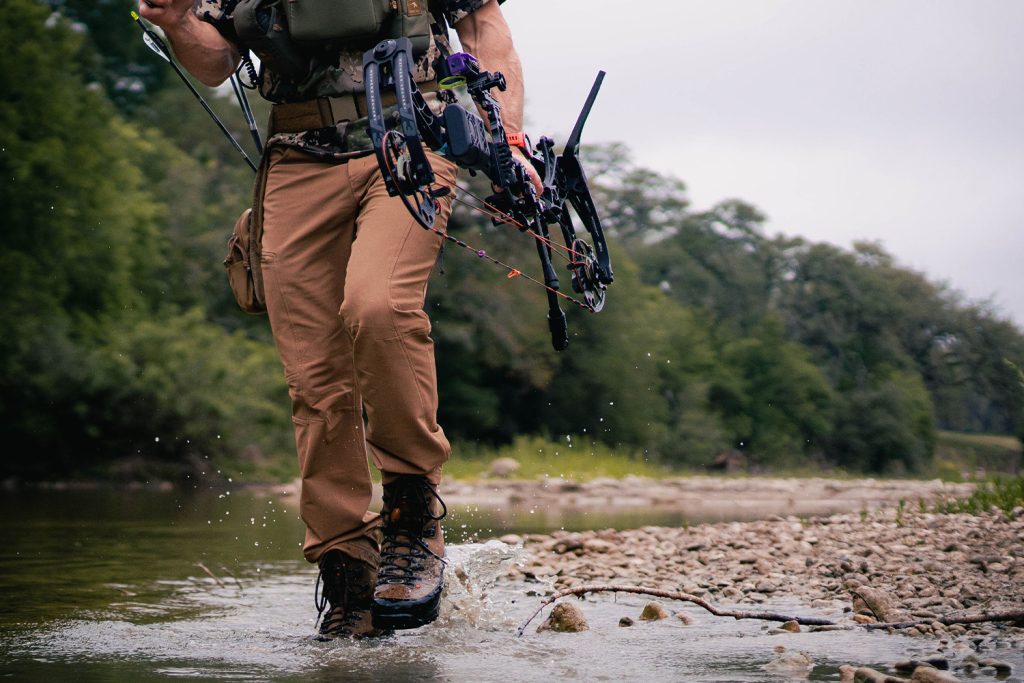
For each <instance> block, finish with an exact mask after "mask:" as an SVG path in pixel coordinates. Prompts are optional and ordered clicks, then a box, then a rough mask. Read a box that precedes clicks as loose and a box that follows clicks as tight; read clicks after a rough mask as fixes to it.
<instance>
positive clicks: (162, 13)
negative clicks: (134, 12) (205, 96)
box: [139, 0, 241, 87]
mask: <svg viewBox="0 0 1024 683" xmlns="http://www.w3.org/2000/svg"><path fill="white" fill-rule="evenodd" d="M193 4H194V0H139V16H141V17H142V18H143V19H145V20H146V21H150V22H152V23H154V24H156V25H157V26H159V27H160V28H162V29H163V30H164V35H165V36H167V40H168V41H170V43H171V47H173V48H174V55H175V56H176V57H177V58H178V61H179V62H181V64H182V66H184V67H185V68H186V69H188V70H189V72H190V73H191V74H192V75H193V76H195V77H196V78H198V79H199V80H200V81H202V82H203V83H205V84H206V85H209V86H211V87H213V86H217V85H220V84H221V83H223V82H224V81H226V80H227V79H228V78H229V77H230V76H231V74H233V73H234V72H235V67H236V66H237V65H238V61H239V59H240V58H241V56H240V55H239V52H238V48H237V47H235V46H234V45H233V44H231V43H229V42H228V41H227V40H226V39H225V38H224V37H223V36H222V35H221V34H219V33H218V32H217V29H215V28H214V27H213V26H212V25H211V24H207V23H206V22H205V21H202V20H201V19H200V18H199V17H198V16H196V13H195V12H194V11H193V10H192V7H193Z"/></svg>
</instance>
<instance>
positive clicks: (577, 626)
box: [537, 602, 590, 633]
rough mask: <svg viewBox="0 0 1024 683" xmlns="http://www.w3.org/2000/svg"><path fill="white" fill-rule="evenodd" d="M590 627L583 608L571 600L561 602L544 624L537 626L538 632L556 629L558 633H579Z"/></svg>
mask: <svg viewBox="0 0 1024 683" xmlns="http://www.w3.org/2000/svg"><path fill="white" fill-rule="evenodd" d="M589 628H590V625H589V624H587V617H586V616H584V614H583V610H581V609H580V608H579V607H577V606H576V605H574V604H572V603H570V602H560V603H558V604H557V605H555V608H554V609H553V610H551V614H549V615H548V618H547V619H546V620H545V621H544V623H543V624H541V625H540V626H538V627H537V633H541V632H543V631H556V632H558V633H579V632H580V631H586V630H587V629H589Z"/></svg>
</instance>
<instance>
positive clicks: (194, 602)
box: [0, 541, 932, 683]
mask: <svg viewBox="0 0 1024 683" xmlns="http://www.w3.org/2000/svg"><path fill="white" fill-rule="evenodd" d="M522 552H523V551H522V550H521V549H518V548H513V547H510V546H507V545H505V544H503V543H500V542H498V541H490V542H488V543H484V544H470V545H456V546H451V547H450V548H449V557H450V564H449V568H448V574H447V575H448V586H447V589H446V592H445V596H444V602H443V606H442V616H441V618H440V619H439V620H438V621H437V622H436V623H434V624H432V625H430V626H427V627H424V628H421V629H416V630H414V631H406V632H400V633H399V634H397V635H396V636H395V637H391V638H385V639H380V640H374V641H361V642H349V641H335V642H331V643H318V642H315V641H314V640H313V639H312V638H311V634H312V633H313V631H314V621H315V614H316V613H315V610H314V609H313V582H314V579H315V570H314V569H312V568H311V567H309V566H308V565H305V564H304V563H301V562H276V563H273V564H256V563H254V564H253V565H252V566H250V567H247V568H246V570H245V571H243V572H242V573H240V574H239V576H238V579H237V581H236V582H232V581H226V580H225V581H220V582H218V581H215V580H213V579H212V578H210V577H208V576H205V575H203V576H195V577H191V578H188V579H186V580H181V581H161V582H154V583H153V585H140V586H119V589H120V590H121V592H122V593H123V594H124V595H125V597H128V598H130V599H126V600H120V601H118V602H114V603H112V604H110V605H109V606H108V607H107V608H105V609H102V610H94V611H91V612H85V613H79V614H78V615H77V617H76V618H74V619H69V620H64V621H59V622H50V623H48V624H46V625H45V626H42V627H27V628H23V629H19V630H17V631H16V632H15V633H13V634H10V635H11V636H12V637H11V638H6V637H5V638H4V644H3V645H0V654H2V655H3V657H2V658H0V661H3V662H4V665H3V669H0V672H4V673H13V674H15V675H22V676H23V677H25V678H43V677H53V676H54V675H59V674H60V673H62V672H66V673H67V675H70V676H71V677H73V678H76V679H79V680H82V679H89V678H95V679H104V678H106V679H114V680H120V679H124V680H128V679H131V680H147V679H154V680H155V679H161V680H166V678H208V679H225V680H268V679H274V680H285V681H287V680H300V679H301V680H304V681H309V680H313V681H317V680H337V679H340V678H344V679H346V680H355V681H360V680H367V681H369V680H388V681H416V682H417V683H420V682H422V681H432V680H456V681H460V680H473V681H502V682H505V681H509V680H516V681H519V680H549V679H579V680H621V679H623V678H629V679H633V680H687V681H774V680H780V676H781V677H782V678H783V679H785V678H786V677H787V676H784V675H782V674H780V673H779V671H778V670H772V668H771V667H768V665H769V664H770V663H771V662H772V661H773V660H774V659H775V658H776V653H775V652H774V651H773V648H775V647H776V646H778V645H781V644H784V645H785V647H786V649H787V651H791V652H800V651H802V652H806V653H807V654H808V656H809V657H810V659H811V661H812V662H813V664H814V668H813V669H812V670H811V672H810V679H811V680H837V679H838V674H837V667H838V665H839V664H842V663H846V662H855V663H862V664H891V663H892V662H894V661H896V660H899V659H904V658H907V657H908V656H919V657H920V656H925V655H928V654H931V651H928V650H926V649H923V648H927V647H931V646H932V643H931V642H930V641H923V640H920V639H917V640H915V639H911V638H907V637H904V636H899V635H896V636H891V635H885V634H881V633H868V632H861V631H851V632H829V633H800V634H786V635H784V636H779V635H771V634H770V632H769V630H770V629H769V627H768V626H766V625H764V624H762V623H761V622H756V621H732V620H728V619H715V618H712V617H710V616H709V615H707V614H705V613H704V612H703V611H701V610H700V609H699V608H693V607H692V606H689V605H686V606H680V605H678V604H671V605H670V608H672V609H676V610H680V609H681V610H685V611H686V612H687V613H688V614H690V615H691V616H692V617H694V619H695V623H694V624H693V625H691V626H685V625H684V624H683V623H682V622H681V621H680V620H678V619H668V620H665V621H661V622H651V623H645V622H638V623H637V624H636V625H635V626H632V627H629V628H620V627H619V626H618V621H619V619H620V618H621V617H622V616H626V615H629V616H633V617H634V618H635V617H636V616H638V615H639V613H640V610H641V608H642V606H643V604H644V603H645V602H646V600H645V599H644V598H643V597H642V596H618V597H616V596H609V595H600V596H595V597H594V598H591V599H588V600H586V601H585V603H584V610H585V612H586V615H587V618H588V620H589V622H590V625H591V629H590V630H589V631H587V632H585V633H581V634H557V633H545V634H536V633H535V632H534V629H535V627H536V624H537V623H539V621H540V620H539V619H538V620H537V621H536V622H535V623H534V625H533V626H532V627H531V628H530V629H529V630H528V631H527V633H526V635H525V636H524V637H522V638H516V637H515V635H514V632H515V628H516V626H517V625H518V623H520V622H521V621H522V620H523V619H525V618H526V616H527V615H529V613H530V612H531V611H532V610H533V609H534V608H535V607H536V605H537V601H538V600H539V599H540V598H537V597H528V596H527V595H526V593H527V591H528V590H530V589H533V590H537V589H541V590H542V589H543V588H544V586H543V585H538V584H530V585H527V584H511V583H508V582H505V581H501V580H500V578H501V577H502V576H504V575H505V574H506V573H507V570H508V569H509V567H510V565H511V564H513V563H516V562H518V561H520V558H521V555H522ZM129 594H134V595H129ZM770 607H771V608H775V609H779V610H786V611H790V612H795V613H809V612H808V611H807V610H806V609H805V608H802V607H801V606H798V605H786V604H781V603H777V604H775V605H771V606H770ZM832 616H837V615H832ZM766 667H768V668H766Z"/></svg>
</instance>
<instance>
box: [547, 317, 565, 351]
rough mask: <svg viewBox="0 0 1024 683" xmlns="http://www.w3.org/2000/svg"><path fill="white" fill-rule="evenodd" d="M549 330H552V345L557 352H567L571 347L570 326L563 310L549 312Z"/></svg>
mask: <svg viewBox="0 0 1024 683" xmlns="http://www.w3.org/2000/svg"><path fill="white" fill-rule="evenodd" d="M548 329H549V330H551V345H552V346H553V347H555V351H565V350H566V349H567V348H568V347H569V326H568V325H567V324H566V322H565V312H564V311H562V309H560V308H556V309H554V310H549V311H548Z"/></svg>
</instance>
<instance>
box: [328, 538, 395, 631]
mask: <svg viewBox="0 0 1024 683" xmlns="http://www.w3.org/2000/svg"><path fill="white" fill-rule="evenodd" d="M376 580H377V567H376V566H374V565H371V564H369V563H367V562H363V561H362V560H356V559H354V558H352V557H349V556H348V555H345V554H344V553H342V552H341V551H339V550H330V551H328V552H327V553H325V554H324V556H323V557H322V558H321V559H320V576H318V577H317V579H316V586H317V590H316V591H315V592H314V599H315V602H316V608H317V612H318V615H319V617H320V633H319V635H318V636H317V640H333V639H335V638H371V637H374V636H378V635H382V633H381V631H380V630H379V629H377V628H374V626H373V622H372V619H371V616H370V605H371V603H372V602H373V584H374V582H375V581H376ZM321 582H323V591H322V592H321V591H320V584H321Z"/></svg>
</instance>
